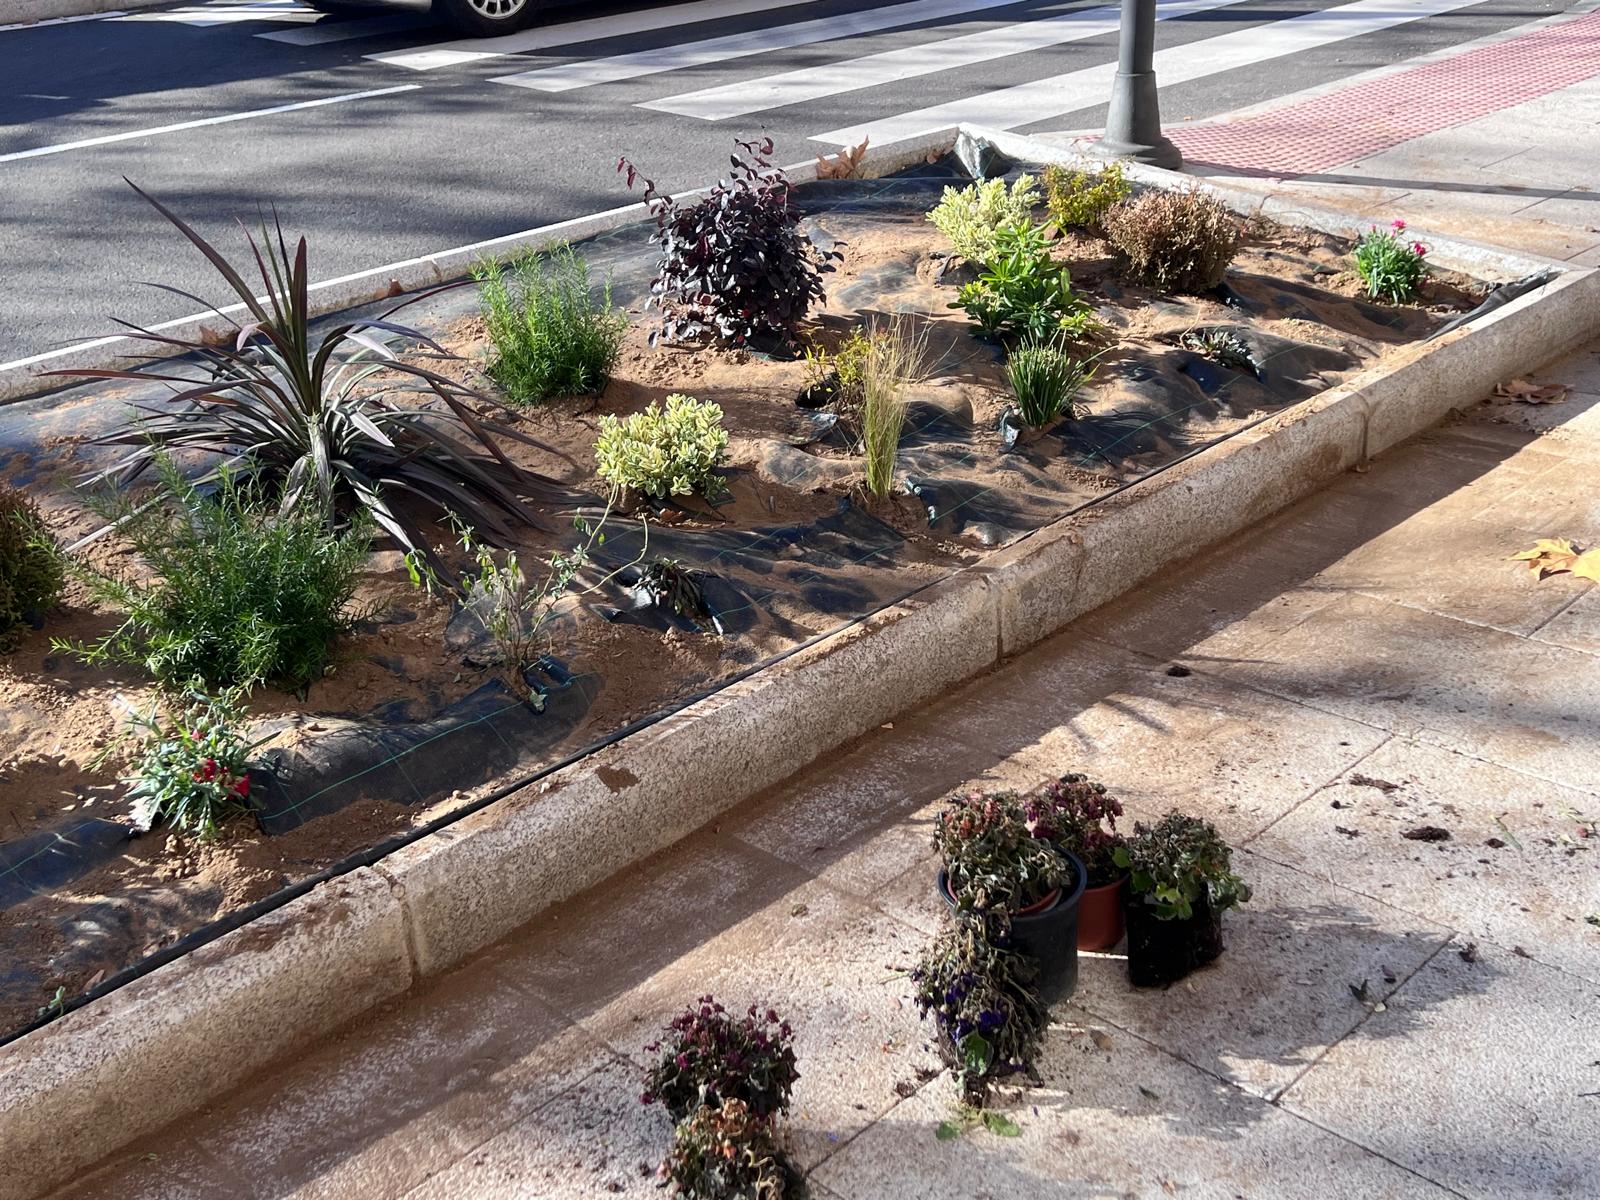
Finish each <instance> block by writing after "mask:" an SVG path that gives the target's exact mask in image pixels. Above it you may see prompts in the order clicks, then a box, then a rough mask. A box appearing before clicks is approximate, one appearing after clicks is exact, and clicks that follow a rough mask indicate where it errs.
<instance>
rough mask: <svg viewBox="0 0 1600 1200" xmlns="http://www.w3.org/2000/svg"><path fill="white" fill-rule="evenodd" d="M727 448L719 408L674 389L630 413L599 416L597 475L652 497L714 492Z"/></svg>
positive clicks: (595, 445) (726, 433)
mask: <svg viewBox="0 0 1600 1200" xmlns="http://www.w3.org/2000/svg"><path fill="white" fill-rule="evenodd" d="M727 449H728V431H727V430H726V429H724V428H723V427H722V406H721V405H718V404H713V403H711V402H710V401H700V400H696V399H695V398H694V397H693V396H685V395H682V394H680V393H674V394H673V395H670V396H668V397H667V402H666V406H665V407H664V408H663V407H661V406H658V405H657V404H656V403H655V402H654V401H652V402H651V403H650V404H649V405H647V406H646V408H645V410H644V411H643V412H638V413H634V414H633V415H632V416H630V417H622V418H618V417H614V416H604V417H601V418H600V438H599V440H598V441H596V442H595V444H594V454H595V462H596V470H597V471H598V472H599V475H600V478H601V479H604V480H605V481H606V482H608V483H610V484H612V485H614V486H615V487H619V488H628V489H631V490H633V491H635V492H638V493H639V494H641V495H644V496H648V497H650V498H652V499H655V500H665V499H666V498H667V497H668V496H687V495H691V494H693V493H695V492H700V493H702V494H706V493H709V492H711V491H713V490H715V487H716V483H717V477H716V469H717V466H718V464H719V463H721V461H722V458H723V455H724V454H726V453H727Z"/></svg>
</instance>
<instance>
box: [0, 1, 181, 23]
mask: <svg viewBox="0 0 1600 1200" xmlns="http://www.w3.org/2000/svg"><path fill="white" fill-rule="evenodd" d="M171 3H173V0H11V5H12V8H11V11H10V12H7V13H6V14H5V22H4V23H5V24H7V25H35V24H37V23H39V22H40V21H59V20H61V19H63V18H65V17H93V16H102V15H103V16H110V15H111V14H112V13H120V12H129V11H131V10H133V9H136V8H155V7H156V6H157V5H158V4H171Z"/></svg>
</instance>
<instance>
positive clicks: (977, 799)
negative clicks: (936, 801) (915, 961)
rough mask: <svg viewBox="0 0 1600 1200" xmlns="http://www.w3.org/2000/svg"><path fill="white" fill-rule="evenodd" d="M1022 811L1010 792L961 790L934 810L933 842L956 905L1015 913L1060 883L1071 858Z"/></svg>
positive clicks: (1069, 872)
mask: <svg viewBox="0 0 1600 1200" xmlns="http://www.w3.org/2000/svg"><path fill="white" fill-rule="evenodd" d="M1028 812H1029V807H1028V802H1026V801H1025V800H1024V799H1023V798H1022V797H1021V796H1019V795H1018V794H1017V793H1016V792H967V793H965V794H963V795H960V796H957V797H956V798H955V799H954V800H953V801H951V803H950V804H949V806H948V807H946V808H945V810H944V811H943V812H941V813H940V814H939V817H938V819H937V820H936V821H935V822H934V827H933V848H934V849H935V850H936V851H937V852H938V854H939V859H940V862H941V863H942V865H943V866H944V869H945V872H946V875H947V878H948V882H949V887H950V895H951V896H952V897H953V898H954V899H955V902H956V907H957V908H959V909H961V910H962V911H978V912H987V913H999V912H1001V911H1002V910H1004V911H1006V912H1010V913H1017V912H1020V911H1022V910H1023V909H1025V908H1027V907H1029V906H1030V905H1033V904H1037V903H1038V902H1039V901H1041V900H1043V899H1044V898H1045V897H1047V896H1048V895H1049V894H1050V893H1051V892H1053V891H1055V890H1056V889H1057V888H1059V887H1062V886H1063V885H1064V884H1066V882H1067V881H1068V879H1069V878H1070V877H1071V875H1072V866H1071V864H1070V863H1069V862H1068V861H1067V859H1066V858H1064V857H1063V856H1062V855H1061V854H1060V853H1059V852H1058V851H1057V850H1056V848H1055V846H1054V845H1053V844H1052V843H1051V841H1050V839H1049V838H1048V837H1043V836H1038V835H1036V834H1035V832H1034V825H1033V823H1032V822H1031V821H1030V819H1029V816H1028Z"/></svg>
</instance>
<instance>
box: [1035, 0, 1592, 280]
mask: <svg viewBox="0 0 1600 1200" xmlns="http://www.w3.org/2000/svg"><path fill="white" fill-rule="evenodd" d="M1163 115H1164V116H1165V117H1166V119H1167V132H1168V134H1169V136H1171V137H1172V139H1173V140H1174V141H1175V142H1177V144H1178V145H1179V147H1180V148H1181V149H1182V150H1183V152H1184V157H1185V160H1186V166H1185V169H1186V170H1187V171H1189V172H1191V173H1193V174H1195V175H1198V176H1203V177H1205V178H1209V179H1214V180H1216V181H1217V182H1219V183H1229V184H1232V185H1235V186H1238V187H1244V188H1250V189H1254V190H1258V191H1261V192H1263V193H1271V194H1273V195H1277V196H1280V197H1281V196H1301V197H1303V198H1304V199H1305V200H1306V201H1307V202H1308V203H1315V204H1318V205H1321V206H1324V207H1330V208H1342V209H1348V210H1350V211H1353V212H1356V213H1360V214H1363V215H1367V216H1371V217H1372V218H1373V220H1374V221H1375V222H1377V223H1379V224H1387V223H1388V222H1389V220H1391V219H1393V218H1395V217H1400V218H1403V219H1405V220H1406V221H1408V222H1410V223H1411V224H1412V225H1414V226H1417V227H1419V228H1423V229H1428V230H1432V231H1434V232H1438V233H1448V234H1454V235H1457V236H1460V237H1465V238H1471V239H1474V240H1477V241H1481V242H1487V243H1490V244H1493V245H1497V246H1506V247H1511V248H1515V249H1521V250H1528V251H1531V252H1534V253H1537V254H1543V255H1545V256H1547V257H1550V258H1557V259H1564V260H1567V261H1570V262H1573V263H1576V264H1579V265H1581V266H1600V177H1597V174H1596V164H1600V11H1596V10H1595V5H1594V4H1586V5H1584V6H1583V8H1582V9H1579V10H1574V11H1572V12H1568V13H1563V14H1561V15H1560V16H1557V17H1553V18H1551V19H1549V20H1547V21H1542V22H1537V23H1535V24H1533V25H1531V26H1521V27H1519V28H1516V29H1513V30H1510V31H1508V32H1506V33H1504V34H1501V35H1497V36H1495V37H1493V38H1490V39H1486V40H1485V41H1484V42H1481V43H1473V44H1469V45H1463V46H1456V47H1452V48H1451V49H1449V50H1448V51H1445V52H1441V53H1439V54H1435V55H1429V56H1427V57H1425V58H1420V59H1413V60H1410V61H1408V62H1405V63H1402V64H1399V65H1397V66H1393V67H1385V68H1382V69H1380V70H1376V71H1372V72H1369V73H1367V74H1365V75H1358V76H1352V77H1349V78H1346V79H1342V80H1339V81H1338V82H1337V83H1335V84H1332V85H1329V86H1326V87H1320V88H1316V89H1312V90H1310V91H1307V92H1304V93H1301V94H1299V95H1296V96H1289V97H1283V98H1280V99H1278V100H1274V101H1271V102H1269V103H1268V104H1264V105H1258V106H1255V107H1252V108H1248V109H1241V110H1240V111H1238V112H1235V113H1230V114H1228V115H1227V116H1226V117H1223V118H1220V119H1218V120H1213V121H1206V122H1201V123H1196V124H1186V123H1184V122H1183V121H1182V120H1181V114H1179V113H1174V112H1171V111H1166V112H1164V114H1163ZM1062 136H1063V137H1066V138H1068V139H1069V140H1070V138H1071V135H1062Z"/></svg>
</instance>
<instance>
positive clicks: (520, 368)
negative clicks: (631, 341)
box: [473, 246, 627, 404]
mask: <svg viewBox="0 0 1600 1200" xmlns="http://www.w3.org/2000/svg"><path fill="white" fill-rule="evenodd" d="M473 274H474V277H475V278H476V279H477V280H478V285H479V301H480V303H481V305H482V308H483V317H484V323H485V325H486V326H487V328H488V331H489V340H490V342H491V343H492V344H493V346H494V353H493V355H492V356H491V358H490V359H489V366H488V372H489V376H490V378H491V379H493V380H494V381H495V382H496V383H498V384H499V385H500V386H501V387H502V388H503V389H505V393H506V395H507V396H509V397H510V398H511V399H512V400H513V401H514V402H515V403H518V404H533V403H537V402H538V401H541V400H548V399H550V398H551V397H553V396H578V395H585V394H588V393H592V392H600V391H603V390H604V389H605V386H606V381H607V380H608V379H609V378H610V377H611V369H612V368H613V367H614V366H615V365H616V362H617V356H618V354H619V353H620V352H621V349H622V335H623V332H624V330H626V328H627V318H626V317H625V316H624V315H623V313H622V310H621V309H619V308H614V307H613V306H612V304H611V283H610V281H609V280H608V281H607V282H606V283H605V285H604V286H603V288H602V289H601V292H600V296H599V297H598V298H597V297H596V296H595V293H594V289H593V288H592V287H591V285H590V281H589V266H588V264H587V263H586V262H585V261H584V260H583V259H582V258H581V257H580V256H579V255H577V254H576V253H574V252H573V250H572V248H571V247H570V246H560V247H558V248H556V249H555V250H552V251H549V252H547V253H539V252H537V251H533V250H527V251H524V252H522V253H520V254H518V255H517V256H516V257H515V258H513V259H512V260H511V262H510V264H509V265H508V266H502V265H501V264H500V263H499V262H498V261H496V260H494V259H487V260H485V261H483V262H481V263H479V264H478V265H477V266H476V267H475V268H474V271H473Z"/></svg>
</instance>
